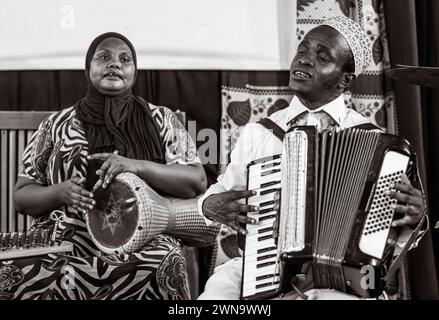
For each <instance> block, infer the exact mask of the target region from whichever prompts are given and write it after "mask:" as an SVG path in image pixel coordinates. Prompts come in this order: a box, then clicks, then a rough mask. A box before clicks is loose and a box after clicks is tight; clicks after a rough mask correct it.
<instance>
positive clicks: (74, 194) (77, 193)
mask: <svg viewBox="0 0 439 320" xmlns="http://www.w3.org/2000/svg"><path fill="white" fill-rule="evenodd" d="M84 181H85V178H78V177H75V178H72V179H69V180H66V181H64V182H62V183H60V184H58V185H57V193H58V199H59V201H61V202H62V203H64V204H65V205H67V206H70V207H72V208H73V209H76V210H78V211H80V212H82V213H86V212H87V211H88V210H91V209H93V206H94V205H95V204H96V202H95V201H94V200H93V194H92V193H91V192H89V191H87V190H86V189H85V188H84V187H82V186H81V184H82V183H84Z"/></svg>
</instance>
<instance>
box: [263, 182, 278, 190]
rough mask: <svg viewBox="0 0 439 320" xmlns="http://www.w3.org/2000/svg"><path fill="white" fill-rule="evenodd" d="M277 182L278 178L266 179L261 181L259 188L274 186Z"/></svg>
mask: <svg viewBox="0 0 439 320" xmlns="http://www.w3.org/2000/svg"><path fill="white" fill-rule="evenodd" d="M277 184H280V180H275V181H268V182H264V183H261V185H260V188H261V189H265V188H267V187H271V186H275V185H277Z"/></svg>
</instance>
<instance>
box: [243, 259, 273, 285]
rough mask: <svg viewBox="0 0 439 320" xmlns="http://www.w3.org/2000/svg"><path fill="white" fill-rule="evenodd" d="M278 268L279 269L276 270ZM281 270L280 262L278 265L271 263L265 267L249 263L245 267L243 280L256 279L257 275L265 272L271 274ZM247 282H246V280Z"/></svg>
mask: <svg viewBox="0 0 439 320" xmlns="http://www.w3.org/2000/svg"><path fill="white" fill-rule="evenodd" d="M276 269H277V270H276ZM278 272H279V264H278V265H277V266H276V265H275V264H273V265H269V266H266V267H263V268H259V269H256V265H255V264H253V265H247V266H245V267H244V277H243V280H245V281H253V279H256V277H257V276H259V275H263V274H270V273H278ZM244 283H245V282H244Z"/></svg>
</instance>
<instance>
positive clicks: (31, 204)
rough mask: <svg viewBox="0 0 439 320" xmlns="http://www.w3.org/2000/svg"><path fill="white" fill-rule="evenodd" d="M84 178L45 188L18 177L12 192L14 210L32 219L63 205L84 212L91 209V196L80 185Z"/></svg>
mask: <svg viewBox="0 0 439 320" xmlns="http://www.w3.org/2000/svg"><path fill="white" fill-rule="evenodd" d="M84 180H85V179H84V178H72V179H70V180H67V181H64V182H62V183H59V184H54V185H51V186H45V185H42V184H39V183H37V182H35V181H33V180H31V179H28V178H24V177H18V179H17V183H16V184H15V190H14V202H15V208H16V209H17V211H18V212H20V213H23V214H27V215H30V216H32V217H34V218H37V217H40V216H42V215H45V214H47V213H48V212H50V211H52V210H55V209H58V208H59V207H62V206H64V205H68V206H71V207H73V208H74V209H76V210H79V211H81V212H85V211H86V210H90V209H92V208H93V205H94V204H95V201H94V200H93V199H92V197H93V195H92V194H91V193H90V192H88V191H87V190H86V189H84V188H83V187H82V186H81V184H82V183H83V182H84Z"/></svg>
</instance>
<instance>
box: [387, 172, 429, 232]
mask: <svg viewBox="0 0 439 320" xmlns="http://www.w3.org/2000/svg"><path fill="white" fill-rule="evenodd" d="M391 189H394V190H392V191H387V192H386V194H387V195H388V196H389V197H390V198H393V199H396V200H397V201H398V203H397V204H395V205H394V209H395V213H402V214H404V217H402V218H401V219H397V220H394V221H393V222H392V227H400V226H404V225H415V224H416V223H418V222H419V220H421V218H422V215H423V213H424V211H425V206H424V198H423V196H422V193H421V191H420V190H418V189H416V188H415V187H413V186H412V184H411V183H410V180H409V179H408V178H407V176H406V175H405V174H404V175H402V176H401V182H400V183H395V185H394V186H393V188H391Z"/></svg>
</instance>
